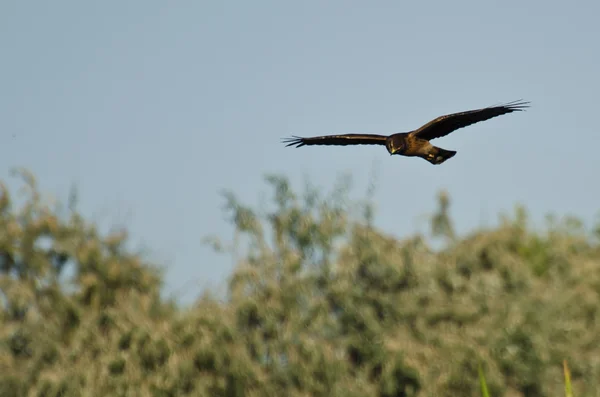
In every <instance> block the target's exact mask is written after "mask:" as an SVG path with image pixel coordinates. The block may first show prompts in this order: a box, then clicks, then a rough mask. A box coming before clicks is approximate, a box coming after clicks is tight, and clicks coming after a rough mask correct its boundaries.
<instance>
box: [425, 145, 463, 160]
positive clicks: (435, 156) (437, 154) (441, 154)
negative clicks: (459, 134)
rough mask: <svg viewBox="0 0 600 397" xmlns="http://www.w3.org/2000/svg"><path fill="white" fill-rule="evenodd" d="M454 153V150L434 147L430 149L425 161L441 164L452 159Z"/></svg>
mask: <svg viewBox="0 0 600 397" xmlns="http://www.w3.org/2000/svg"><path fill="white" fill-rule="evenodd" d="M455 154H456V151H454V150H446V149H442V148H440V147H437V146H434V147H432V148H431V151H430V152H429V154H428V155H427V157H425V160H427V161H429V162H430V163H431V164H442V163H443V162H444V161H446V160H448V159H449V158H452V157H454V155H455Z"/></svg>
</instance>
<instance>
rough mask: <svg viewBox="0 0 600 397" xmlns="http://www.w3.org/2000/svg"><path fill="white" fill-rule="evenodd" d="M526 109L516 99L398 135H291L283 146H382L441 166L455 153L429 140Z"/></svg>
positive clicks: (453, 115) (393, 151)
mask: <svg viewBox="0 0 600 397" xmlns="http://www.w3.org/2000/svg"><path fill="white" fill-rule="evenodd" d="M528 107H529V102H524V101H521V100H518V101H514V102H509V103H506V104H504V105H498V106H490V107H487V108H483V109H476V110H467V111H465V112H460V113H452V114H447V115H445V116H440V117H437V118H435V119H433V120H431V121H430V122H428V123H427V124H425V125H423V126H422V127H420V128H418V129H416V130H413V131H410V132H400V133H397V134H392V135H389V136H385V135H374V134H344V135H325V136H317V137H312V138H302V137H297V136H293V137H292V138H285V139H284V140H283V142H284V143H287V145H286V147H287V146H296V147H302V146H310V145H337V146H346V145H385V148H386V149H387V151H388V152H389V153H390V155H392V154H399V155H401V156H407V157H421V158H423V159H425V160H427V161H429V162H430V163H431V164H442V163H443V162H444V161H446V160H448V159H450V158H452V157H454V155H455V154H456V151H454V150H446V149H442V148H440V147H437V146H434V145H432V144H431V143H430V142H429V141H430V140H432V139H435V138H440V137H443V136H446V135H448V134H450V133H451V132H453V131H455V130H457V129H459V128H463V127H466V126H469V125H471V124H475V123H478V122H480V121H485V120H489V119H491V118H494V117H497V116H501V115H503V114H507V113H512V112H517V111H522V110H524V109H526V108H528Z"/></svg>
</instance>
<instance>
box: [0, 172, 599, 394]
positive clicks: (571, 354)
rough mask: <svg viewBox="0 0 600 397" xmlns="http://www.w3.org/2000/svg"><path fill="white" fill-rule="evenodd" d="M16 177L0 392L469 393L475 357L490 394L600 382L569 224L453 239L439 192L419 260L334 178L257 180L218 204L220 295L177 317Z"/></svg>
mask: <svg viewBox="0 0 600 397" xmlns="http://www.w3.org/2000/svg"><path fill="white" fill-rule="evenodd" d="M24 177H25V181H26V186H27V187H28V189H29V197H28V199H27V201H26V202H25V204H24V205H23V206H21V207H19V208H15V206H14V203H13V200H12V198H11V195H10V194H9V192H8V191H7V189H5V188H3V190H2V194H1V197H0V292H1V296H2V298H1V300H0V302H1V304H2V311H1V316H2V317H1V321H2V327H1V328H0V338H1V340H2V343H1V345H0V346H1V347H0V394H1V395H3V396H4V395H6V396H11V395H14V396H20V395H32V396H59V395H60V396H71V395H72V396H82V395H93V396H104V395H106V396H108V395H110V396H125V395H140V396H182V395H190V396H191V395H193V396H279V395H289V396H308V395H315V396H320V395H323V396H345V397H348V396H364V395H375V396H385V397H396V396H429V395H435V396H456V395H461V396H462V395H467V396H468V395H473V396H475V395H480V393H481V391H480V390H481V389H480V385H479V382H478V365H479V364H480V363H482V364H483V368H484V370H485V373H486V378H487V383H488V388H489V390H490V394H491V395H527V396H559V395H564V394H563V393H564V384H563V378H562V377H561V371H562V363H563V360H564V359H567V360H568V362H569V363H570V365H571V375H572V381H573V387H574V389H575V390H577V391H579V393H581V395H586V394H587V395H593V393H595V392H596V390H597V389H598V386H600V381H599V379H600V362H599V361H598V360H597V356H598V346H600V343H599V342H600V332H598V331H600V326H599V320H598V318H599V317H598V310H599V307H600V305H599V303H600V302H599V301H600V298H599V294H600V271H599V270H600V249H599V248H600V247H599V244H598V240H597V238H596V237H595V236H593V235H588V234H587V233H585V232H584V230H583V228H582V225H581V223H580V222H578V221H576V220H573V219H567V220H566V221H565V222H563V223H557V222H554V223H551V224H549V225H548V228H547V230H545V231H544V232H539V231H535V230H532V228H531V227H530V225H529V224H528V223H527V216H526V215H527V214H526V211H525V210H524V209H522V208H520V209H518V210H517V213H516V215H515V216H514V217H511V218H506V219H504V222H503V223H502V224H501V225H500V226H498V227H496V228H494V229H491V230H477V231H474V232H473V233H471V234H470V235H467V236H462V237H460V236H457V235H456V233H455V232H454V231H453V228H452V221H451V218H450V216H449V215H448V211H449V205H450V199H449V197H448V196H447V195H445V194H442V195H440V197H439V198H438V199H439V208H438V211H437V213H436V214H434V215H433V216H432V231H433V232H434V236H437V237H444V238H445V245H444V247H443V248H442V249H440V250H434V249H432V248H431V246H430V244H429V243H428V239H426V238H425V237H424V236H419V235H415V236H411V237H409V238H406V239H404V240H397V239H395V238H392V237H390V236H387V235H386V234H385V233H384V232H382V231H381V230H377V229H376V228H375V227H373V226H372V224H373V223H372V215H373V208H372V206H371V204H370V203H368V202H367V203H362V202H352V201H350V200H348V199H347V194H346V193H347V192H346V189H345V185H344V184H340V186H338V187H336V188H334V189H333V191H332V193H331V194H330V195H329V196H326V197H322V196H321V195H320V194H319V192H317V191H315V190H314V189H307V190H306V192H305V193H304V194H302V195H299V194H297V193H296V192H294V191H293V190H292V189H291V187H290V186H289V183H288V181H287V180H286V179H285V178H282V177H275V176H270V177H268V178H267V181H268V183H269V184H270V186H271V187H272V189H273V203H272V208H270V209H268V210H265V211H264V212H263V213H259V212H258V211H256V210H254V209H252V208H250V207H248V206H246V205H243V204H241V203H240V202H239V201H238V200H237V199H236V198H235V196H234V195H232V194H230V193H227V194H226V195H225V198H226V204H227V211H228V214H229V215H230V216H231V220H232V223H233V226H234V227H235V230H236V233H237V234H238V235H239V236H242V237H243V239H242V240H243V241H245V244H244V245H243V246H241V247H237V248H239V249H245V250H246V252H245V254H244V257H243V259H242V260H241V261H240V263H239V265H238V267H237V268H236V269H235V271H234V273H233V274H232V275H231V278H230V280H229V289H228V296H227V299H226V300H225V301H224V302H223V301H217V300H215V299H212V298H210V296H209V295H208V294H207V295H205V296H204V297H203V298H201V299H199V300H198V301H197V302H196V304H195V305H194V306H193V307H192V308H181V307H178V306H177V305H174V304H172V303H171V302H167V301H164V300H162V299H161V297H160V288H161V287H162V275H161V272H160V271H159V270H157V268H156V267H155V266H153V265H151V264H150V263H148V261H147V260H145V259H144V258H143V257H142V255H140V254H139V253H134V252H130V251H129V250H127V249H126V246H127V234H126V233H125V232H120V233H112V234H108V235H103V234H102V233H100V232H99V231H98V230H97V228H96V227H95V226H94V225H93V224H89V223H88V222H86V221H85V220H84V219H83V218H82V217H81V215H79V214H78V213H77V212H76V211H75V210H74V209H70V210H68V211H65V210H64V209H61V208H57V209H51V208H50V207H49V206H48V205H47V204H45V203H44V202H43V200H42V199H41V196H40V194H39V192H38V191H37V189H36V186H35V181H34V178H33V177H31V176H30V175H27V174H24ZM599 230H600V229H599ZM213 242H214V244H215V247H221V248H222V247H226V245H225V244H222V243H220V242H219V241H217V240H216V239H213ZM225 251H227V250H225ZM68 269H70V273H71V274H70V275H68V273H69V271H67V270H68Z"/></svg>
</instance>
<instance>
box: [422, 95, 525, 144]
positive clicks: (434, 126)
mask: <svg viewBox="0 0 600 397" xmlns="http://www.w3.org/2000/svg"><path fill="white" fill-rule="evenodd" d="M528 107H529V102H523V101H520V100H519V101H514V102H509V103H506V104H504V105H499V106H490V107H487V108H483V109H477V110H468V111H466V112H460V113H453V114H447V115H445V116H440V117H438V118H436V119H434V120H431V121H430V122H429V123H427V124H425V125H424V126H422V127H421V128H419V129H418V130H415V131H413V132H412V133H411V134H412V135H414V136H416V137H418V138H421V139H426V140H430V139H434V138H440V137H442V136H445V135H448V134H449V133H451V132H452V131H455V130H457V129H459V128H463V127H466V126H468V125H471V124H475V123H478V122H480V121H485V120H489V119H491V118H493V117H497V116H501V115H503V114H507V113H512V112H517V111H521V110H524V109H526V108H528Z"/></svg>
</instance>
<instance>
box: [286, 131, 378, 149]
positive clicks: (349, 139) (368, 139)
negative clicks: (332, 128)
mask: <svg viewBox="0 0 600 397" xmlns="http://www.w3.org/2000/svg"><path fill="white" fill-rule="evenodd" d="M386 139H387V137H386V136H383V135H371V134H345V135H325V136H315V137H312V138H301V137H299V136H294V137H292V138H285V139H284V140H283V143H287V145H285V146H292V145H295V146H296V147H302V146H305V145H338V146H346V145H385V140H386Z"/></svg>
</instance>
